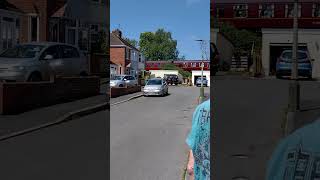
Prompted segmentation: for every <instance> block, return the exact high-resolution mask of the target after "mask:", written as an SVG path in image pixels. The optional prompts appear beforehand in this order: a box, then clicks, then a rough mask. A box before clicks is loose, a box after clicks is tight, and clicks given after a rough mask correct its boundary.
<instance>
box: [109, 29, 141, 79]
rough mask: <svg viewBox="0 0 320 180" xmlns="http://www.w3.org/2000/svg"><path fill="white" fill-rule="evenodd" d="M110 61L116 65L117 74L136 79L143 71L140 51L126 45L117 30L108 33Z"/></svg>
mask: <svg viewBox="0 0 320 180" xmlns="http://www.w3.org/2000/svg"><path fill="white" fill-rule="evenodd" d="M110 60H111V62H112V63H114V64H117V65H118V68H117V74H130V75H133V76H135V77H137V76H138V75H139V74H140V72H141V70H143V69H144V61H145V60H144V57H143V55H142V54H141V53H140V50H139V49H137V48H136V47H134V46H133V45H131V44H130V43H128V42H127V41H126V40H125V39H124V38H123V37H122V32H121V31H120V30H119V29H116V30H114V31H112V32H111V33H110Z"/></svg>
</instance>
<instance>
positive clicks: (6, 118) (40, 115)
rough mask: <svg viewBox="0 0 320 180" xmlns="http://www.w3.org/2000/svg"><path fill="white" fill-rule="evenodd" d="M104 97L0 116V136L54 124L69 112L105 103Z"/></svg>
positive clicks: (105, 98)
mask: <svg viewBox="0 0 320 180" xmlns="http://www.w3.org/2000/svg"><path fill="white" fill-rule="evenodd" d="M107 100H108V99H107V97H106V95H98V96H94V97H89V98H86V99H81V100H77V101H73V102H68V103H63V104H57V105H53V106H49V107H44V108H40V109H36V110H32V111H28V112H25V113H21V114H18V115H0V136H6V135H8V134H12V133H16V132H19V131H23V130H25V129H29V128H34V127H37V126H40V125H42V124H46V123H50V122H54V121H56V120H57V119H59V118H61V117H63V116H65V115H67V114H68V113H70V112H74V111H78V110H81V109H85V108H88V107H91V106H96V105H98V104H102V103H105V102H107Z"/></svg>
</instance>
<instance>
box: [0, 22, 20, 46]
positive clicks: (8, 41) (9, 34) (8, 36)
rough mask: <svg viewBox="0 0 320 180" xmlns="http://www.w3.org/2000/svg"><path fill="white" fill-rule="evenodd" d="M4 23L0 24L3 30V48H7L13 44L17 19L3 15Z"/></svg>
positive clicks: (0, 30)
mask: <svg viewBox="0 0 320 180" xmlns="http://www.w3.org/2000/svg"><path fill="white" fill-rule="evenodd" d="M2 20H3V21H2V24H1V26H0V28H1V29H0V32H2V35H1V38H2V48H3V49H7V48H11V47H12V46H13V43H14V42H13V41H15V39H14V33H16V32H15V31H14V30H15V21H14V20H13V19H12V18H7V17H3V19H2Z"/></svg>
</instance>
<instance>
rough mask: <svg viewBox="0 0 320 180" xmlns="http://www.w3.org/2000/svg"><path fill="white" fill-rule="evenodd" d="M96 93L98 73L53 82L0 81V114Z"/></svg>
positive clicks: (97, 90) (98, 92)
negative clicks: (91, 75) (94, 75)
mask: <svg viewBox="0 0 320 180" xmlns="http://www.w3.org/2000/svg"><path fill="white" fill-rule="evenodd" d="M98 94H100V79H99V78H98V77H86V78H79V77H70V78H67V77H64V78H57V79H56V80H55V82H31V83H30V82H21V83H0V114H18V113H21V112H25V111H28V110H32V109H35V108H39V107H44V106H50V105H54V104H58V103H63V102H69V101H74V100H77V99H82V98H86V97H90V96H95V95H98Z"/></svg>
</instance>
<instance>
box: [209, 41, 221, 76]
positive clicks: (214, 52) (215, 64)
mask: <svg viewBox="0 0 320 180" xmlns="http://www.w3.org/2000/svg"><path fill="white" fill-rule="evenodd" d="M210 59H211V64H210V69H212V71H211V72H212V73H213V76H214V75H216V73H217V72H218V71H219V68H220V67H219V65H220V57H219V52H218V49H217V47H216V45H215V44H214V43H210Z"/></svg>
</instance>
